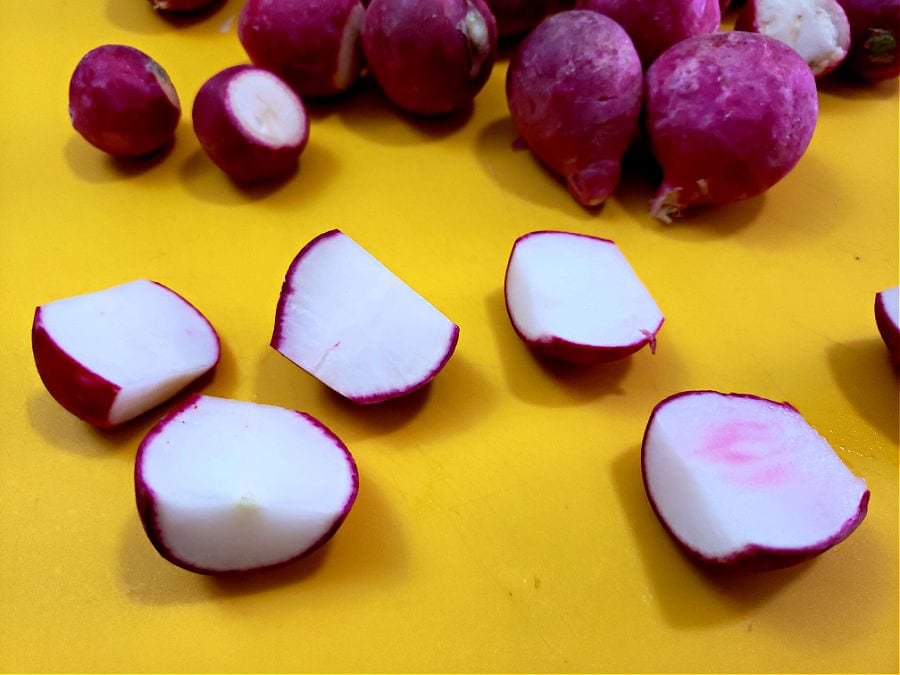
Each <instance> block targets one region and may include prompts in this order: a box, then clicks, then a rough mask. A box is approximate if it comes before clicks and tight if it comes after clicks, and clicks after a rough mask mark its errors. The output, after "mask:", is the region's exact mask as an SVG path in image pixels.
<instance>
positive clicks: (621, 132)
mask: <svg viewBox="0 0 900 675" xmlns="http://www.w3.org/2000/svg"><path fill="white" fill-rule="evenodd" d="M642 77H643V71H642V69H641V61H640V58H639V57H638V54H637V52H636V51H635V48H634V45H633V44H632V42H631V39H630V38H629V37H628V35H627V34H626V32H625V31H624V30H623V29H622V27H621V26H619V25H618V24H617V23H616V22H615V21H613V20H612V19H610V18H608V17H606V16H604V15H602V14H599V13H597V12H591V11H586V10H567V11H563V12H559V13H557V14H554V15H553V16H551V17H549V18H547V19H545V20H544V21H542V22H541V23H540V24H539V25H538V26H537V27H536V28H535V29H534V30H532V31H531V32H530V33H529V34H528V35H527V36H526V37H525V39H524V40H523V41H522V42H521V43H520V44H519V46H518V48H517V49H516V51H515V52H514V53H513V55H512V57H511V58H510V62H509V68H508V70H507V74H506V99H507V103H508V106H509V112H510V116H511V117H512V121H513V124H514V126H515V128H516V132H517V133H518V134H519V136H520V137H521V139H522V140H523V141H524V143H525V145H527V146H528V148H529V150H531V152H532V153H534V155H535V156H536V157H537V158H538V159H540V160H541V161H542V162H543V163H544V164H546V165H547V166H548V167H549V168H550V169H551V170H552V171H553V172H555V173H556V174H558V175H560V176H562V177H563V178H564V179H565V181H566V186H567V188H568V190H569V192H570V193H571V194H572V196H573V197H574V198H575V200H576V201H577V202H578V203H579V204H581V205H583V206H596V205H598V204H602V203H603V202H604V201H606V199H607V198H608V197H609V195H610V194H611V193H612V192H613V190H614V189H615V187H616V186H617V185H618V183H619V179H620V177H621V163H622V157H623V156H624V154H625V151H626V149H627V148H628V146H629V145H630V144H631V142H632V140H634V138H635V137H636V136H637V133H638V117H639V114H640V111H641V97H642V86H643V82H642Z"/></svg>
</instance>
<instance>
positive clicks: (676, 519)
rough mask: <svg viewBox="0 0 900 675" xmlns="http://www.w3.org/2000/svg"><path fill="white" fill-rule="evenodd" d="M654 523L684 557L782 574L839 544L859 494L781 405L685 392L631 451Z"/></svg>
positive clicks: (822, 445)
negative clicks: (637, 448)
mask: <svg viewBox="0 0 900 675" xmlns="http://www.w3.org/2000/svg"><path fill="white" fill-rule="evenodd" d="M641 462H642V469H643V478H644V486H645V488H646V491H647V496H648V498H649V500H650V504H651V505H652V507H653V509H654V511H655V512H656V515H657V516H658V517H659V519H660V521H661V522H662V524H663V526H664V527H665V528H666V529H667V530H668V531H669V533H670V534H671V535H672V536H673V537H674V539H675V540H676V541H677V542H678V543H679V544H680V545H681V546H682V547H683V548H684V549H685V550H686V551H687V552H688V553H690V554H691V555H692V556H695V557H696V558H697V559H699V560H701V561H703V562H706V563H713V564H717V565H724V566H734V567H742V568H747V569H771V568H776V567H785V566H787V565H791V564H794V563H797V562H800V561H802V560H806V559H808V558H812V557H813V556H816V555H818V554H820V553H822V552H823V551H825V550H827V549H829V548H831V547H832V546H834V545H835V544H837V543H839V542H841V541H843V540H844V539H845V538H847V537H848V536H849V535H850V534H851V533H852V532H853V531H854V530H855V529H856V527H857V526H858V525H859V524H860V523H861V522H862V520H863V518H865V515H866V510H867V507H868V502H869V491H868V490H867V489H866V484H865V481H864V480H863V479H861V478H858V477H856V476H854V475H853V474H852V473H851V472H850V470H849V469H848V468H847V467H846V466H845V465H844V464H843V463H842V462H841V459H840V458H839V457H838V456H837V454H836V453H835V452H834V450H832V448H831V446H829V444H828V442H827V441H826V440H825V439H824V438H822V437H821V436H820V435H819V434H818V433H817V432H816V431H815V429H813V428H812V427H811V426H810V425H809V424H808V423H807V422H806V420H805V419H804V418H803V417H802V416H801V415H800V413H799V412H798V411H797V410H796V409H795V408H794V407H793V406H791V405H790V404H788V403H775V402H774V401H770V400H767V399H764V398H759V397H757V396H751V395H746V394H721V393H718V392H714V391H687V392H682V393H679V394H675V395H673V396H670V397H668V398H666V399H665V400H663V401H662V402H660V403H659V404H658V405H657V406H656V408H654V410H653V413H652V415H651V417H650V421H649V422H648V424H647V428H646V431H645V433H644V440H643V446H642V451H641Z"/></svg>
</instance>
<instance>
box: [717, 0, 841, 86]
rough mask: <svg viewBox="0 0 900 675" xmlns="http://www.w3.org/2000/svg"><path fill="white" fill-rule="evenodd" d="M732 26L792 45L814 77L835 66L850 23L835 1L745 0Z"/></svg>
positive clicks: (839, 60)
mask: <svg viewBox="0 0 900 675" xmlns="http://www.w3.org/2000/svg"><path fill="white" fill-rule="evenodd" d="M734 27H735V30H744V31H751V32H754V33H762V34H763V35H768V36H769V37H773V38H775V39H776V40H781V41H782V42H784V43H785V44H787V45H789V46H790V47H793V48H794V50H796V51H797V53H798V54H800V56H802V57H803V59H804V60H805V61H806V63H807V65H809V68H810V70H812V73H813V75H815V76H816V77H817V78H818V77H822V76H824V75H827V74H828V73H830V72H831V71H833V70H834V69H835V68H837V67H838V66H839V65H840V64H841V62H842V61H843V60H844V59H845V58H846V56H847V51H848V50H849V49H850V23H849V22H848V21H847V15H846V14H845V13H844V10H843V9H842V8H841V6H840V4H839V3H838V2H837V0H748V2H747V3H746V4H745V5H744V7H743V8H742V9H741V11H740V13H739V14H738V16H737V19H736V20H735V25H734Z"/></svg>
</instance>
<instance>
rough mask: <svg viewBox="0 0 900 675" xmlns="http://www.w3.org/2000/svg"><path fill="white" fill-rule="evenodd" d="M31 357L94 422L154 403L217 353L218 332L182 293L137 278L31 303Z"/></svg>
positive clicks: (114, 421) (123, 417) (54, 391)
mask: <svg viewBox="0 0 900 675" xmlns="http://www.w3.org/2000/svg"><path fill="white" fill-rule="evenodd" d="M31 339H32V350H33V352H34V359H35V364H36V366H37V369H38V373H39V375H40V377H41V380H42V381H43V382H44V385H45V386H46V387H47V390H48V391H49V392H50V394H51V395H52V396H53V397H54V398H55V399H56V400H57V401H58V402H59V403H60V404H61V405H62V406H63V407H64V408H66V409H67V410H68V411H69V412H71V413H73V414H74V415H77V416H78V417H80V418H81V419H84V420H86V421H88V422H91V423H92V424H95V425H97V426H99V427H112V426H116V425H118V424H122V423H123V422H127V421H128V420H131V419H133V418H135V417H137V416H138V415H140V414H142V413H144V412H146V411H148V410H150V409H151V408H154V407H156V406H157V405H159V404H161V403H163V402H164V401H166V400H168V399H169V398H171V397H172V396H174V395H175V394H176V393H178V392H179V391H181V390H182V389H184V388H185V387H186V386H187V385H188V384H190V383H191V382H193V381H194V380H196V379H197V378H199V377H200V376H201V375H203V374H205V373H207V372H208V371H210V370H211V369H212V368H213V367H214V366H215V365H216V364H217V363H218V361H219V355H220V344H219V337H218V335H217V334H216V332H215V330H214V329H213V327H212V325H211V324H210V323H209V321H207V319H206V318H205V317H204V316H203V315H202V314H201V313H200V312H199V311H197V309H196V308H194V307H193V305H191V304H190V303H189V302H188V301H187V300H185V299H184V298H183V297H181V296H180V295H178V294H177V293H175V292H174V291H172V290H171V289H169V288H166V287H165V286H163V285H162V284H159V283H156V282H154V281H148V280H146V279H138V280H136V281H132V282H129V283H125V284H121V285H118V286H113V287H111V288H107V289H103V290H100V291H96V292H94V293H88V294H85V295H78V296H74V297H71V298H64V299H62V300H56V301H54V302H50V303H47V304H45V305H42V306H40V307H38V308H37V309H36V311H35V314H34V322H33V324H32V331H31Z"/></svg>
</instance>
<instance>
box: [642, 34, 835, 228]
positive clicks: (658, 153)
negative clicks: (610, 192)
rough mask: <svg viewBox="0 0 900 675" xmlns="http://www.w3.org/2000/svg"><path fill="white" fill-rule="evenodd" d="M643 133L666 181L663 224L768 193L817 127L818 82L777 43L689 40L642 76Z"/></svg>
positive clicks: (756, 38) (730, 37) (659, 210)
mask: <svg viewBox="0 0 900 675" xmlns="http://www.w3.org/2000/svg"><path fill="white" fill-rule="evenodd" d="M645 92H646V94H645V96H646V98H645V106H646V108H645V116H644V129H645V132H646V136H647V138H648V140H649V145H650V149H651V151H652V153H653V155H654V157H655V158H656V160H657V161H658V162H659V164H660V165H661V167H662V170H663V180H662V184H661V185H660V187H659V189H658V190H657V192H656V195H655V197H654V199H653V200H652V202H651V206H650V212H651V214H652V215H653V216H655V217H656V218H658V219H659V220H661V221H663V222H670V221H671V220H672V218H674V217H677V216H679V215H681V214H682V212H683V210H684V209H686V208H688V207H691V206H697V205H701V204H724V203H729V202H736V201H739V200H742V199H747V198H750V197H753V196H756V195H758V194H761V193H762V192H764V191H766V190H768V189H769V188H770V187H772V186H773V185H775V184H776V183H777V182H778V181H780V180H781V179H782V178H784V177H785V176H786V175H787V174H788V173H789V172H790V171H791V169H793V168H794V166H795V165H796V164H797V162H799V161H800V158H801V157H802V156H803V154H804V152H805V151H806V149H807V147H808V146H809V143H810V141H811V140H812V136H813V132H814V130H815V127H816V122H817V119H818V92H817V90H816V80H815V77H814V76H813V74H812V71H811V70H810V69H809V66H808V65H807V64H806V62H805V61H804V60H803V58H802V57H801V56H800V55H799V54H798V53H797V52H796V51H794V50H793V49H792V48H791V47H789V46H788V45H786V44H784V43H783V42H781V41H780V40H776V39H774V38H770V37H767V36H765V35H760V34H757V33H748V32H742V31H729V32H725V33H716V34H713V35H702V36H697V37H693V38H688V39H687V40H684V41H682V42H680V43H678V44H677V45H675V46H674V47H671V48H669V49H668V50H666V51H665V52H664V53H663V54H662V55H661V56H660V57H659V58H658V59H657V60H656V61H654V62H653V64H652V65H651V66H650V67H649V68H648V69H647V72H646V76H645Z"/></svg>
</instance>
